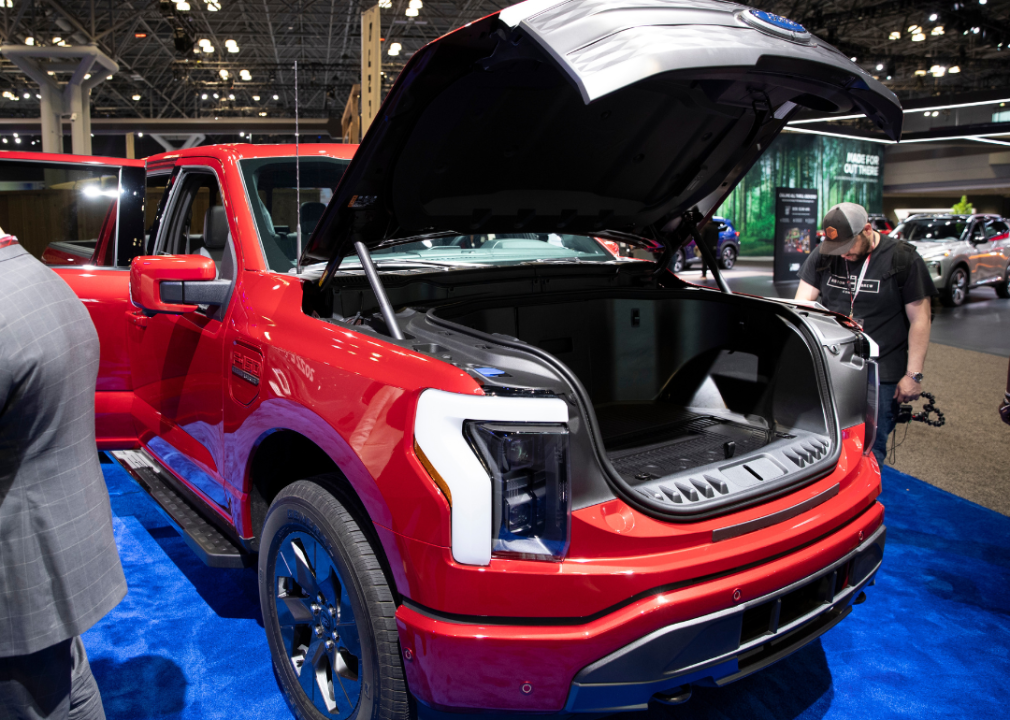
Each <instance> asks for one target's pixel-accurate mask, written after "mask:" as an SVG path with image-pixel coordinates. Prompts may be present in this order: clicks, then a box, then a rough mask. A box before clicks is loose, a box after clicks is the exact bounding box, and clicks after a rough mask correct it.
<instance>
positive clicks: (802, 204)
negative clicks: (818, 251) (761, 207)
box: [775, 187, 818, 282]
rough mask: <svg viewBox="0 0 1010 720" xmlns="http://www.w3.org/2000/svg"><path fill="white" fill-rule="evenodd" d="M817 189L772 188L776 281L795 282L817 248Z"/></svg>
mask: <svg viewBox="0 0 1010 720" xmlns="http://www.w3.org/2000/svg"><path fill="white" fill-rule="evenodd" d="M817 222H818V220H817V191H816V190H810V189H796V188H783V187H780V188H775V282H789V281H795V280H797V279H798V277H799V271H800V268H801V267H802V266H803V263H804V262H805V261H806V259H807V258H808V257H810V253H811V252H812V251H813V249H814V248H815V247H817Z"/></svg>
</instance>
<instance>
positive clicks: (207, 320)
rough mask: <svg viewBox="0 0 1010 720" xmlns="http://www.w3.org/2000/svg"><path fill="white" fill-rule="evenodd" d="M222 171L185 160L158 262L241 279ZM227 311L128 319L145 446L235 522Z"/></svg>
mask: <svg viewBox="0 0 1010 720" xmlns="http://www.w3.org/2000/svg"><path fill="white" fill-rule="evenodd" d="M220 173H221V168H220V165H219V163H217V162H216V161H213V160H209V159H203V158H186V159H184V160H180V161H179V162H178V163H177V164H176V167H175V174H174V175H173V179H172V182H171V184H170V187H169V190H168V193H167V196H166V199H167V201H166V205H165V209H164V211H163V215H162V216H161V218H160V220H159V223H158V227H157V230H156V232H155V237H154V238H152V240H151V243H152V246H151V248H150V250H149V252H150V254H154V255H187V254H199V255H205V256H208V257H211V258H213V260H214V262H215V264H216V266H217V273H218V278H227V279H230V280H232V281H234V279H235V275H236V272H235V267H236V261H235V254H234V248H233V244H232V240H231V232H230V230H229V221H228V218H227V215H226V211H225V208H224V202H223V200H224V198H223V194H222V190H221V183H220ZM227 312H228V305H227V303H226V304H225V305H223V306H221V307H213V306H201V307H198V309H197V310H196V311H195V312H191V313H187V314H184V315H169V314H158V315H154V316H153V317H148V316H147V315H145V314H144V313H143V312H142V311H140V310H135V312H133V313H132V315H131V317H130V319H129V324H130V328H129V333H128V335H129V347H130V367H131V372H132V378H133V384H134V393H135V395H136V397H137V401H136V402H135V404H134V416H135V418H136V422H137V426H138V427H137V429H138V432H139V434H140V438H141V441H142V442H143V444H144V445H145V446H146V447H147V449H148V450H149V451H151V452H152V453H153V454H154V455H155V456H156V457H157V458H158V459H159V460H160V461H161V463H162V464H163V465H165V466H166V467H168V468H169V469H171V470H172V471H173V472H174V473H175V474H176V475H178V476H179V477H180V478H182V479H183V480H184V481H185V482H186V483H187V484H188V485H190V487H191V488H192V489H193V490H195V491H196V492H198V493H199V494H200V495H202V496H203V497H204V499H205V500H206V501H207V503H208V504H209V505H210V506H211V507H215V508H217V509H219V510H220V512H221V513H222V515H224V516H225V517H228V518H230V516H231V513H230V507H231V495H230V494H229V493H228V492H226V490H225V487H224V484H223V481H222V474H223V470H222V469H223V466H224V454H223V428H222V421H223V407H222V403H223V395H222V387H223V375H224V372H223V367H224V329H225V325H224V319H225V316H226V314H227Z"/></svg>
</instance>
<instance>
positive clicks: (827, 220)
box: [821, 202, 870, 255]
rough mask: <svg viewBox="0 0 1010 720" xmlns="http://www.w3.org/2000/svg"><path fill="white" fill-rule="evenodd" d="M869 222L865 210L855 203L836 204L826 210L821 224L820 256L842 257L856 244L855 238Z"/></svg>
mask: <svg viewBox="0 0 1010 720" xmlns="http://www.w3.org/2000/svg"><path fill="white" fill-rule="evenodd" d="M869 221H870V218H869V215H867V213H866V208H864V207H863V206H862V205H857V204H856V203H851V202H843V203H838V204H837V205H835V206H834V207H833V208H831V209H830V210H828V212H827V213H826V214H825V215H824V220H823V221H822V222H821V229H822V230H824V240H823V241H822V242H821V255H844V254H845V253H847V252H849V250H850V249H852V246H853V245H855V243H856V236H857V235H859V233H861V232H863V228H865V227H866V223H868V222H869Z"/></svg>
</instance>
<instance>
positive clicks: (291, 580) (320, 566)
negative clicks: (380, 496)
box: [259, 476, 410, 720]
mask: <svg viewBox="0 0 1010 720" xmlns="http://www.w3.org/2000/svg"><path fill="white" fill-rule="evenodd" d="M336 480H337V478H335V477H333V476H321V477H319V478H314V479H313V480H299V481H298V482H296V483H293V484H291V485H289V486H288V487H286V488H284V489H283V490H282V491H281V492H280V493H279V494H278V495H277V497H276V498H274V501H273V502H272V503H271V505H270V510H269V511H268V512H267V517H266V521H265V523H264V525H263V534H262V541H261V543H260V556H259V591H260V607H261V609H262V611H263V625H264V628H265V630H266V633H267V641H268V643H269V645H270V654H271V656H272V658H273V663H274V671H275V674H276V675H277V679H278V681H279V683H280V686H281V690H282V691H283V692H284V696H285V699H286V700H287V702H288V705H289V707H290V708H291V710H292V712H293V713H294V715H295V717H297V718H300V719H302V720H310V719H311V720H321V719H325V720H373V719H374V720H379V719H382V720H401V719H403V720H406V719H407V718H409V717H410V710H409V700H408V695H407V685H406V681H405V680H404V673H403V664H402V663H401V661H400V656H399V653H400V651H399V648H400V644H399V640H398V635H397V631H396V621H395V619H394V614H395V612H396V604H395V602H394V601H393V594H392V592H391V591H390V588H389V585H388V583H387V582H386V578H385V575H384V574H383V572H382V569H381V565H380V563H379V560H378V558H377V557H376V551H375V549H374V548H373V546H372V544H371V543H370V542H369V539H368V537H367V536H366V535H365V533H364V532H363V531H362V528H361V525H360V524H359V522H358V520H357V519H356V518H355V517H354V515H353V514H352V513H351V512H350V511H349V505H348V504H347V503H345V502H342V501H341V500H340V499H338V498H337V497H336V495H335V494H334V493H331V492H329V491H328V490H327V489H326V486H327V485H328V486H330V487H336V486H337V485H336V482H335V481H336Z"/></svg>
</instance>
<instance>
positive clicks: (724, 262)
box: [670, 216, 740, 273]
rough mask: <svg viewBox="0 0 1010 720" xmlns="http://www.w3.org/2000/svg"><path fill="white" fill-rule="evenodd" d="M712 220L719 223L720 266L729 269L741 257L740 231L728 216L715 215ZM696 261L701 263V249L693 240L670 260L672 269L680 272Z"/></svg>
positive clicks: (718, 254) (717, 253)
mask: <svg viewBox="0 0 1010 720" xmlns="http://www.w3.org/2000/svg"><path fill="white" fill-rule="evenodd" d="M710 222H714V223H718V224H719V245H718V247H717V248H716V257H717V258H718V259H719V267H721V268H722V269H723V270H729V269H731V268H732V267H733V266H734V265H736V259H737V258H738V257H740V231H739V230H737V229H736V228H734V227H733V221H732V220H730V219H728V218H724V217H717V216H714V217H713V218H712V220H711V221H710ZM695 263H699V264H700V263H701V251H700V250H699V249H698V246H697V245H696V244H695V242H694V240H692V241H691V242H689V243H688V244H687V245H685V246H684V247H682V248H681V249H680V250H678V251H677V252H676V253H674V255H673V259H672V260H671V261H670V270H671V271H672V272H675V273H679V272H682V271H683V270H685V269H687V268H689V267H691V266H692V265H694V264H695Z"/></svg>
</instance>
